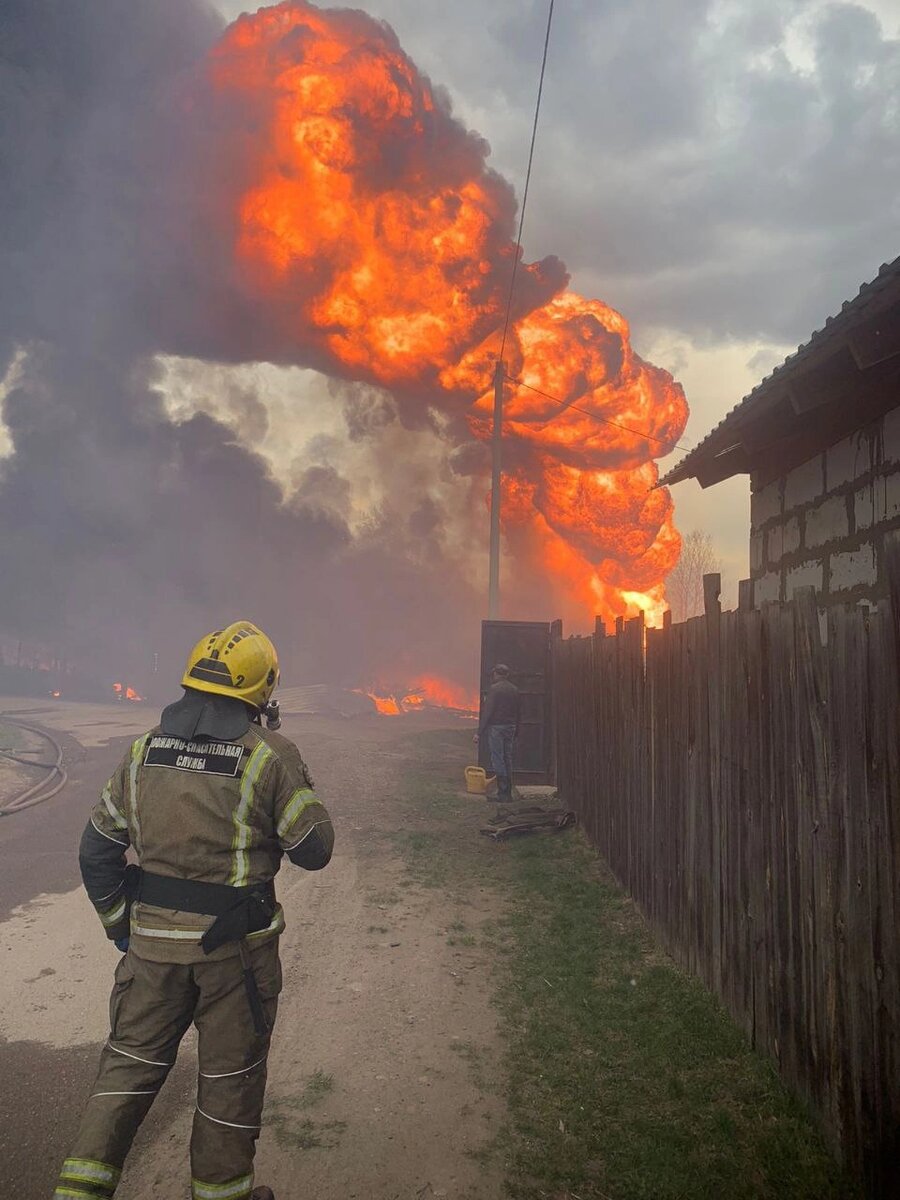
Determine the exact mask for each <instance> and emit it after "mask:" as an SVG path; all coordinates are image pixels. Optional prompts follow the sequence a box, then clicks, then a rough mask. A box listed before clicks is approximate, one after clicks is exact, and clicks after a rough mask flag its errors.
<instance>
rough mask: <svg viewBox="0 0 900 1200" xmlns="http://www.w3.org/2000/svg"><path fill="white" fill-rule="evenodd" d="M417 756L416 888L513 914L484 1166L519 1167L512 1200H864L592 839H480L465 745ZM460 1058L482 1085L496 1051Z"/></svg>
mask: <svg viewBox="0 0 900 1200" xmlns="http://www.w3.org/2000/svg"><path fill="white" fill-rule="evenodd" d="M416 742H417V745H415V746H412V745H411V746H410V751H411V754H410V757H411V758H415V759H416V760H417V761H416V762H415V763H414V765H413V767H412V768H411V771H410V775H409V778H408V780H407V786H406V788H405V789H404V790H405V791H406V793H407V795H408V796H409V800H410V812H409V820H408V823H407V827H406V834H405V835H404V837H403V838H401V839H399V840H398V846H399V848H400V849H401V850H402V851H403V853H404V857H405V862H406V867H407V871H408V872H409V874H410V877H411V878H412V879H414V880H416V881H417V882H421V883H423V884H424V885H425V886H446V887H447V888H448V889H449V891H450V892H451V895H452V897H453V898H454V899H455V900H456V901H459V900H460V899H461V898H464V897H465V894H466V891H467V890H468V889H469V888H471V887H472V886H473V885H475V884H480V885H483V884H484V883H485V881H486V880H491V881H493V883H494V884H495V885H496V887H497V889H498V891H499V892H500V894H501V896H502V900H503V903H498V905H497V914H496V916H495V917H494V918H493V919H492V920H491V921H490V922H486V923H484V924H483V925H482V927H481V929H480V935H481V938H482V939H483V942H482V944H483V946H484V947H486V948H487V950H488V951H489V953H490V954H491V956H492V958H493V962H494V967H495V974H494V978H495V984H496V994H495V1000H496V1004H497V1006H498V1009H499V1013H500V1017H501V1025H502V1031H503V1041H504V1046H505V1050H504V1056H503V1063H502V1064H501V1066H502V1070H501V1071H500V1078H503V1077H504V1075H505V1080H506V1083H505V1087H506V1101H507V1105H508V1113H509V1116H508V1122H507V1126H506V1129H505V1130H504V1132H503V1133H502V1134H501V1135H500V1137H499V1139H498V1140H497V1143H496V1144H495V1146H494V1147H493V1148H491V1147H487V1148H482V1149H480V1150H479V1151H478V1153H479V1154H480V1155H485V1154H489V1153H490V1152H491V1150H493V1152H494V1154H495V1155H497V1154H502V1158H503V1161H504V1162H505V1164H506V1169H507V1180H506V1189H507V1193H508V1195H509V1196H510V1197H511V1200H543V1198H545V1197H549V1198H551V1200H569V1198H571V1200H576V1198H577V1200H707V1198H708V1200H722V1198H726V1197H727V1198H728V1200H851V1198H854V1200H855V1198H857V1197H858V1196H859V1195H860V1194H861V1193H860V1192H859V1191H858V1190H857V1189H856V1188H855V1187H854V1186H853V1185H852V1184H851V1183H849V1181H848V1180H847V1179H846V1178H845V1177H844V1176H843V1174H842V1172H841V1171H840V1169H839V1168H838V1166H837V1165H836V1164H835V1162H834V1160H833V1159H832V1157H831V1156H830V1154H829V1152H828V1150H827V1148H826V1146H825V1144H824V1141H823V1139H822V1137H821V1134H820V1132H819V1131H818V1128H817V1126H816V1123H815V1121H814V1120H813V1119H812V1118H811V1117H810V1115H809V1113H808V1112H807V1111H806V1110H805V1108H804V1106H803V1105H802V1104H801V1103H800V1102H799V1101H797V1100H796V1099H795V1098H793V1097H792V1096H791V1095H790V1094H789V1093H788V1091H787V1089H786V1088H785V1087H784V1086H783V1085H782V1083H781V1082H780V1080H779V1078H778V1076H777V1074H776V1072H775V1070H774V1069H773V1067H772V1066H771V1064H770V1063H769V1062H768V1061H767V1060H765V1059H764V1058H762V1057H761V1056H760V1055H758V1054H757V1053H756V1052H754V1051H753V1050H752V1049H751V1048H750V1046H749V1044H748V1042H747V1040H746V1038H745V1037H744V1035H743V1034H742V1033H741V1031H740V1030H739V1029H738V1028H737V1027H736V1026H735V1025H734V1024H733V1022H732V1021H731V1020H730V1019H729V1017H728V1016H727V1014H726V1013H725V1012H724V1011H723V1009H722V1007H721V1006H720V1004H719V1003H718V1001H717V1000H716V999H715V998H714V997H712V996H711V995H710V994H709V993H707V992H706V991H705V990H704V988H703V987H702V986H701V985H700V984H699V982H697V981H696V980H694V979H692V978H690V977H688V976H687V975H685V974H684V973H683V972H682V971H680V970H679V969H678V968H677V967H676V966H675V965H674V963H672V961H671V960H670V959H668V958H667V957H666V956H665V955H664V954H663V953H662V952H661V951H660V950H659V949H658V947H657V946H656V945H655V943H654V941H653V939H652V937H651V936H650V934H649V932H648V930H647V927H646V926H645V924H644V923H643V921H642V920H641V918H640V916H639V915H638V914H637V912H636V911H635V909H634V907H633V905H632V904H631V903H630V902H629V901H628V900H627V898H626V897H625V896H624V895H623V894H622V893H621V891H620V890H619V889H618V888H617V887H616V885H615V883H614V881H613V880H612V878H611V877H610V875H609V874H608V872H607V871H606V870H605V868H604V867H603V866H602V864H601V863H600V862H599V861H598V859H597V856H596V855H595V854H594V852H593V851H592V850H591V849H590V847H589V846H588V845H587V844H586V842H585V841H584V839H583V838H582V836H581V834H580V833H578V832H568V833H564V834H559V835H544V836H536V837H531V838H526V839H522V840H519V841H516V842H513V843H511V844H509V845H507V846H497V845H494V844H493V843H492V842H490V841H488V840H487V839H485V838H482V837H479V835H478V833H477V825H478V820H477V819H474V818H473V816H472V815H471V814H472V806H469V807H468V808H466V807H465V801H463V802H462V803H460V801H459V799H458V797H457V796H456V795H455V793H454V788H455V786H456V781H455V778H454V777H453V775H452V774H451V771H455V770H456V769H457V767H458V763H459V762H461V761H462V758H459V757H456V758H454V757H453V743H452V742H450V741H449V738H448V735H447V734H441V735H440V740H438V738H437V737H436V735H433V734H428V735H422V736H421V738H419V739H416ZM460 742H462V739H461V738H460ZM461 748H462V747H460V749H461ZM451 764H452V765H451ZM475 811H476V813H477V812H478V810H477V809H476V810H475ZM488 811H489V807H488V806H487V805H485V806H484V809H483V810H481V812H482V813H483V814H484V815H487V812H488ZM438 848H439V850H438ZM438 858H439V860H440V861H439V862H438V861H436V860H437V859H438ZM444 881H446V882H444ZM458 924H459V926H460V928H456V925H455V924H454V925H452V926H450V929H451V930H452V931H453V933H455V934H458V933H461V932H462V929H463V928H465V926H464V925H463V923H462V922H459V923H458ZM469 936H471V935H469ZM455 940H456V941H458V942H460V943H461V942H462V939H455ZM473 940H474V938H473ZM448 941H450V942H451V944H453V943H454V939H449V938H448ZM453 1048H454V1049H455V1050H456V1051H457V1052H458V1053H460V1054H461V1055H462V1056H463V1057H465V1058H466V1059H467V1061H468V1062H469V1065H470V1067H471V1069H472V1074H473V1078H474V1079H475V1081H476V1083H479V1085H482V1084H483V1083H484V1081H485V1080H486V1078H487V1074H488V1073H487V1072H486V1070H485V1065H484V1054H485V1052H484V1050H483V1049H479V1048H477V1047H472V1046H470V1045H468V1044H467V1043H456V1044H454V1046H453ZM490 1076H491V1078H492V1079H495V1078H497V1072H496V1070H495V1069H494V1070H492V1071H491V1072H490Z"/></svg>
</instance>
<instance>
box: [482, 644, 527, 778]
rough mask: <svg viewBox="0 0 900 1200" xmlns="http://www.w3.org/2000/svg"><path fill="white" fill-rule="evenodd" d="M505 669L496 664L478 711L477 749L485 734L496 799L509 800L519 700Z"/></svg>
mask: <svg viewBox="0 0 900 1200" xmlns="http://www.w3.org/2000/svg"><path fill="white" fill-rule="evenodd" d="M509 674H510V672H509V667H508V666H506V664H505V663H497V665H496V666H495V667H494V669H493V671H492V672H491V686H490V688H489V689H488V693H487V696H486V697H485V701H484V705H483V707H482V709H481V720H480V721H479V724H478V733H476V734H475V737H474V738H473V741H474V742H475V744H476V745H477V744H478V742H479V740H480V738H481V737H482V736H483V735H484V734H485V733H486V734H487V739H488V750H489V751H490V756H491V769H492V770H493V772H494V774H495V775H496V776H497V798H498V799H499V800H509V799H511V798H512V777H513V744H514V742H515V741H516V739H517V738H518V736H519V727H520V725H521V696H520V693H519V689H518V688H517V687H516V685H515V684H514V683H513V682H512V680H511V679H510V677H509Z"/></svg>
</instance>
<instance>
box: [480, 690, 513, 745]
mask: <svg viewBox="0 0 900 1200" xmlns="http://www.w3.org/2000/svg"><path fill="white" fill-rule="evenodd" d="M521 703H522V701H521V696H520V694H519V689H518V688H517V687H516V685H515V684H514V683H510V681H509V680H508V679H498V680H497V682H496V683H493V684H491V687H490V689H489V691H488V694H487V695H486V696H485V698H484V704H483V705H482V708H481V720H480V721H479V722H478V732H479V733H484V731H485V730H486V729H487V728H488V726H489V725H515V727H516V734H517V735H518V732H519V722H520V720H521Z"/></svg>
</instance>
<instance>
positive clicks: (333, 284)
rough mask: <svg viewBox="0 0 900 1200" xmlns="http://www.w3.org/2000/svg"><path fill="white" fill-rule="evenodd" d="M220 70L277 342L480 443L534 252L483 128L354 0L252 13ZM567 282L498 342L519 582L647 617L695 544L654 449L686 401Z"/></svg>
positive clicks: (530, 287) (230, 195)
mask: <svg viewBox="0 0 900 1200" xmlns="http://www.w3.org/2000/svg"><path fill="white" fill-rule="evenodd" d="M208 80H209V84H210V87H211V98H212V102H213V104H214V105H217V106H219V108H220V109H221V111H222V112H223V113H224V114H225V120H224V121H222V122H220V124H224V126H225V127H226V128H227V129H229V130H231V131H232V133H233V145H232V146H231V147H230V150H229V161H230V162H233V163H234V170H233V171H232V172H230V173H229V175H228V179H229V180H230V181H231V180H235V179H237V180H238V181H239V182H238V183H237V184H235V183H233V182H230V183H229V184H228V185H227V187H230V188H231V189H232V191H231V192H227V188H226V192H227V198H226V203H227V205H228V206H229V208H230V210H231V211H230V216H229V221H230V223H231V227H232V228H233V229H234V231H235V232H234V241H233V244H234V254H235V262H236V265H237V270H238V274H239V277H240V281H241V285H242V287H243V289H244V290H245V291H246V293H247V294H248V295H249V296H250V297H251V298H252V301H253V303H254V306H255V308H256V309H257V311H259V312H260V313H261V314H262V315H263V319H264V322H265V326H266V330H267V331H268V333H269V336H271V337H273V338H275V340H276V346H275V348H274V349H273V351H272V354H271V357H273V358H279V357H280V358H281V359H282V360H284V361H295V362H301V363H304V364H308V365H313V366H317V367H319V368H320V369H324V370H328V371H333V372H337V373H339V374H342V375H344V376H347V377H350V378H354V379H361V380H368V381H372V382H375V383H377V384H380V385H382V386H385V387H389V388H391V389H393V390H394V392H395V393H397V394H402V395H405V396H406V397H407V398H408V399H409V400H410V402H417V403H420V404H425V405H431V406H437V407H440V408H442V409H444V410H445V411H446V412H447V413H449V414H450V415H451V416H457V417H458V416H460V415H465V417H466V420H467V422H468V426H469V429H470V431H471V434H472V435H473V436H474V437H475V438H476V439H479V440H482V441H485V440H487V439H488V438H489V437H490V433H491V412H492V394H491V388H490V380H491V378H492V374H493V364H494V360H495V359H496V357H497V355H498V353H499V350H500V328H501V326H502V322H503V316H504V311H505V301H506V291H507V289H508V281H509V275H510V270H511V266H512V262H513V258H514V256H516V255H518V254H520V249H519V248H518V247H516V246H515V245H514V243H513V241H512V231H513V228H514V224H513V222H514V215H515V206H514V202H513V198H512V194H511V191H510V189H509V187H508V185H507V184H506V183H505V182H504V181H503V180H501V179H500V178H499V177H498V176H497V175H496V174H495V173H494V172H492V171H491V170H490V169H489V168H488V167H487V164H486V157H487V152H488V151H487V147H486V145H485V143H484V142H483V141H481V139H479V138H478V137H477V136H476V135H474V134H472V133H469V132H467V131H466V130H465V129H463V127H462V126H461V125H459V124H458V123H457V122H456V121H455V120H454V118H453V117H452V116H451V114H450V111H449V107H448V105H447V102H446V100H445V99H443V98H442V97H441V96H440V95H436V94H435V93H434V91H433V89H432V87H431V85H430V83H429V82H428V80H427V79H425V78H423V77H422V76H421V75H420V74H419V72H418V70H417V69H416V67H415V65H414V64H413V63H412V61H411V60H410V59H409V58H408V57H407V56H406V55H405V54H404V53H403V51H402V49H401V48H400V45H399V43H398V41H397V38H396V36H395V35H394V33H393V31H392V30H391V29H390V28H389V27H388V26H387V25H386V24H384V23H383V22H376V21H374V20H372V19H371V18H369V17H367V16H365V14H363V13H360V12H357V11H351V10H348V9H339V10H324V9H318V8H315V7H313V6H312V5H311V4H308V3H306V2H304V0H287V2H285V3H283V4H279V5H277V6H275V7H272V8H264V9H260V10H259V11H258V12H257V13H256V14H254V15H246V14H245V15H244V16H242V17H240V18H239V19H238V20H237V21H236V22H235V23H234V24H233V25H232V26H230V28H229V29H228V30H227V31H226V32H225V34H224V35H223V37H222V39H221V40H220V42H219V43H218V45H217V46H216V47H215V48H214V50H213V52H212V54H211V56H210V60H209V64H208ZM235 125H237V128H235ZM235 189H236V190H235ZM566 280H567V277H566V275H565V272H564V268H563V267H562V264H560V263H559V262H558V261H557V260H555V259H547V260H544V261H543V262H540V263H531V264H524V263H523V264H522V267H521V270H520V273H519V281H520V283H519V286H517V296H516V299H517V308H516V309H515V310H514V313H513V317H514V321H513V327H512V329H511V330H510V335H509V337H508V339H507V345H506V351H505V355H504V356H505V360H506V363H505V365H506V369H507V372H508V375H509V376H510V377H511V378H512V379H514V381H515V382H514V383H512V384H511V385H508V387H507V399H506V411H505V420H504V441H505V444H506V449H505V452H504V453H505V472H506V475H505V487H504V493H503V504H502V514H501V515H502V522H503V528H504V533H505V537H506V548H507V551H508V552H509V554H510V555H511V558H512V575H513V577H514V578H515V579H517V580H518V581H520V582H521V583H522V584H523V585H524V586H523V587H521V588H518V589H516V590H517V591H518V592H519V593H521V594H523V595H527V594H529V592H530V591H533V588H532V587H529V585H532V584H539V585H540V587H541V588H542V589H543V591H544V592H546V590H547V581H548V579H549V580H550V583H551V585H552V587H551V593H552V594H551V596H548V597H546V599H547V601H548V602H549V601H550V600H551V599H552V602H553V603H554V604H555V605H556V610H557V611H560V610H563V615H564V616H568V617H569V618H570V619H571V618H573V617H575V618H576V619H577V618H580V619H581V620H582V622H583V621H584V620H585V619H586V618H592V617H593V615H594V614H595V613H600V614H601V615H603V616H604V617H606V618H608V619H609V618H613V617H615V616H618V615H633V614H635V613H637V612H638V611H643V612H645V613H647V614H648V615H649V617H650V618H651V619H652V618H654V617H655V616H657V615H658V614H659V613H660V612H661V610H662V608H663V607H664V592H663V581H664V579H665V576H666V574H667V572H668V571H669V570H671V568H672V567H673V566H674V564H675V562H676V561H677V558H678V554H679V548H680V539H679V536H678V533H677V532H676V530H675V527H674V524H673V515H672V503H671V500H670V498H669V494H668V492H667V491H665V490H656V483H657V479H658V474H657V470H656V466H655V464H654V462H653V461H652V460H653V459H654V458H655V457H658V456H659V455H661V454H664V453H668V451H669V450H670V449H672V448H673V446H674V444H675V442H676V441H677V439H678V437H679V436H680V434H681V431H682V430H683V428H684V425H685V422H686V419H687V404H686V402H685V398H684V393H683V392H682V389H681V387H680V386H679V385H678V384H676V383H675V382H674V381H673V380H672V378H671V376H670V375H669V374H668V373H667V372H665V371H663V370H660V369H659V368H657V367H653V366H651V365H649V364H647V363H645V362H643V361H642V360H641V358H640V357H639V356H638V355H637V354H635V352H634V350H633V349H632V347H631V345H630V341H629V328H628V324H627V322H626V321H625V319H624V318H623V317H622V316H621V315H620V314H619V313H617V312H616V311H615V310H614V309H612V308H610V307H609V306H608V305H606V304H603V303H602V302H601V301H599V300H590V299H586V298H584V297H582V296H579V295H577V294H575V293H574V292H570V291H566V290H564V289H565V284H566ZM535 389H536V390H535ZM542 392H543V393H547V394H548V395H549V396H551V397H554V398H555V400H554V399H547V398H545V397H544V396H542V395H540V393H542ZM474 398H477V400H476V402H475V404H474V407H473V399H474ZM556 401H559V403H557V402H556ZM588 414H594V415H593V416H591V415H588ZM451 424H452V425H453V427H454V428H455V429H459V428H460V422H459V421H456V422H452V423H451ZM542 594H543V593H542ZM373 699H374V700H375V702H376V705H378V706H379V708H381V704H382V702H383V704H384V705H386V706H388V707H389V706H390V705H391V704H394V705H396V706H397V707H398V709H399V708H400V706H401V705H402V703H403V700H402V699H401V700H397V699H396V698H395V697H393V696H392V697H389V698H386V697H383V696H378V695H373ZM469 699H471V698H469Z"/></svg>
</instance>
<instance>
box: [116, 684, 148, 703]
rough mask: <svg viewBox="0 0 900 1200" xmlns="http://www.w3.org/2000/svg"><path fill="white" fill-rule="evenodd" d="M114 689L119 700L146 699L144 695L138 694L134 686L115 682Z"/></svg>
mask: <svg viewBox="0 0 900 1200" xmlns="http://www.w3.org/2000/svg"><path fill="white" fill-rule="evenodd" d="M113 691H114V692H115V694H116V699H117V700H133V701H141V700H143V699H144V697H143V696H139V695H138V693H137V692H136V691H135V690H134V688H133V687H127V686H125V685H123V684H121V683H114V684H113Z"/></svg>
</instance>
